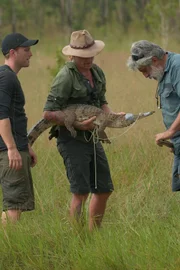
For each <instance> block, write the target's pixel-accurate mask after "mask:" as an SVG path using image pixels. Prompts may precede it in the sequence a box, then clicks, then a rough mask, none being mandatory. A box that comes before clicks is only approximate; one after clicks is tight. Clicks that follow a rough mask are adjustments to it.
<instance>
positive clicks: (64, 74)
mask: <svg viewBox="0 0 180 270" xmlns="http://www.w3.org/2000/svg"><path fill="white" fill-rule="evenodd" d="M71 91H72V79H71V75H70V73H69V70H68V69H67V67H64V68H63V69H62V70H60V72H59V73H58V74H57V76H56V77H55V79H54V81H53V83H52V86H51V90H50V93H49V95H48V97H47V101H46V104H45V106H44V111H58V110H62V109H63V108H64V107H66V106H67V101H68V99H69V97H70V95H71Z"/></svg>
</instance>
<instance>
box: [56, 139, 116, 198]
mask: <svg viewBox="0 0 180 270" xmlns="http://www.w3.org/2000/svg"><path fill="white" fill-rule="evenodd" d="M58 151H59V152H60V154H61V156H62V158H63V160H64V164H65V167H66V172H67V177H68V179H69V182H70V189H71V192H72V193H76V194H87V193H89V192H91V193H106V192H111V191H113V189H114V188H113V183H112V180H111V175H110V170H109V165H108V161H107V158H106V155H105V152H104V149H103V147H102V145H101V143H99V142H98V143H97V144H95V151H94V144H93V143H84V142H81V141H78V140H71V141H69V142H66V143H64V142H63V143H59V144H58ZM94 152H95V155H94Z"/></svg>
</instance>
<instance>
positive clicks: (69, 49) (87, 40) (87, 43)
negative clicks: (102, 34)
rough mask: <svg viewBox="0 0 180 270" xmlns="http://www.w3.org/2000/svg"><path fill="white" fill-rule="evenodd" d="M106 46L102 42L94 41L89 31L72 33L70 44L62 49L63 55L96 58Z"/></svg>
mask: <svg viewBox="0 0 180 270" xmlns="http://www.w3.org/2000/svg"><path fill="white" fill-rule="evenodd" d="M104 46H105V44H104V42H103V41H101V40H94V39H93V38H92V36H91V35H90V33H89V32H88V31H87V30H79V31H75V32H72V34H71V40H70V44H69V45H67V46H65V47H64V48H63V49H62V53H63V54H64V55H68V56H78V57H84V58H88V57H94V56H95V55H97V54H98V53H100V52H101V51H102V50H103V48H104Z"/></svg>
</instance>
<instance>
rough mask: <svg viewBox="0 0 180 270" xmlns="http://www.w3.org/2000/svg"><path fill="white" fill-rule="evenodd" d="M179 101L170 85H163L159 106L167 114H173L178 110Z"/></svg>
mask: <svg viewBox="0 0 180 270" xmlns="http://www.w3.org/2000/svg"><path fill="white" fill-rule="evenodd" d="M179 102H180V99H179V97H178V95H177V93H176V91H175V89H174V87H173V85H172V84H171V83H167V84H165V85H164V89H163V92H162V94H161V106H162V108H163V109H165V110H167V111H168V112H172V113H173V112H175V111H176V110H177V108H179Z"/></svg>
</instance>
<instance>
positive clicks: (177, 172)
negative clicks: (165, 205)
mask: <svg viewBox="0 0 180 270" xmlns="http://www.w3.org/2000/svg"><path fill="white" fill-rule="evenodd" d="M172 191H180V156H179V155H178V156H177V155H174V164H173V169H172Z"/></svg>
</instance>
